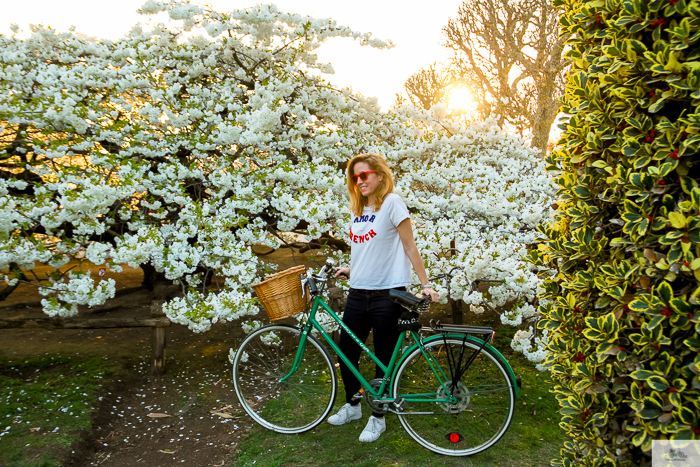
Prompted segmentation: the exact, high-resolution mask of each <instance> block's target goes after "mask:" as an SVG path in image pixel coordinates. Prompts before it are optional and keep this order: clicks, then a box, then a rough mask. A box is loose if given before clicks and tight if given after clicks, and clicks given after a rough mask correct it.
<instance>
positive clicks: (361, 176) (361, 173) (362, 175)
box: [350, 170, 377, 184]
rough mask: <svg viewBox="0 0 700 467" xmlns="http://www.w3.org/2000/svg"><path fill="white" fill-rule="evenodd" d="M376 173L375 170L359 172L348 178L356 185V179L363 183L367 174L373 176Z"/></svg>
mask: <svg viewBox="0 0 700 467" xmlns="http://www.w3.org/2000/svg"><path fill="white" fill-rule="evenodd" d="M376 172H377V171H376V170H367V171H365V172H360V173H359V174H357V175H351V176H350V178H351V179H352V183H355V184H356V183H357V179H358V178H359V179H360V180H362V181H363V182H364V181H365V180H367V174H373V173H376Z"/></svg>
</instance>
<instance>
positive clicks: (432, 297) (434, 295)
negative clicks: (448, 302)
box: [422, 287, 440, 303]
mask: <svg viewBox="0 0 700 467" xmlns="http://www.w3.org/2000/svg"><path fill="white" fill-rule="evenodd" d="M422 293H423V295H430V300H431V301H432V302H433V303H437V301H438V299H439V298H440V296H439V295H438V293H437V292H436V291H434V290H433V288H432V287H426V288H424V289H423V292H422Z"/></svg>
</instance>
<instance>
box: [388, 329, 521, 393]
mask: <svg viewBox="0 0 700 467" xmlns="http://www.w3.org/2000/svg"><path fill="white" fill-rule="evenodd" d="M442 336H443V335H442V334H438V335H435V336H430V337H426V338H425V339H423V340H422V342H424V343H426V344H427V343H429V342H433V341H435V340H440V341H441V340H442ZM445 337H454V338H457V339H464V338H466V339H467V340H468V341H471V342H473V343H475V344H477V345H479V346H481V344H482V343H483V342H484V341H482V340H481V339H477V338H476V337H472V336H465V335H464V334H445ZM417 348H418V344H413V345H412V346H410V347H409V348H408V349H407V350H406V351H405V352H404V353H403V356H402V357H401V358H400V359H399V361H398V362H397V363H396V366H395V367H394V373H393V374H392V375H391V379H392V380H393V379H394V378H395V377H396V370H397V369H398V368H399V367H400V366H401V364H402V363H403V361H404V360H405V359H406V358H407V357H408V356H409V355H410V354H411V352H412V351H413V350H414V349H417ZM484 349H488V350H489V352H491V353H492V354H493V355H495V356H496V358H498V359H499V360H500V361H501V363H503V365H504V366H505V367H506V370H508V375H509V376H510V380H511V382H512V383H513V388H515V397H516V398H520V390H519V388H518V381H517V378H516V377H515V372H513V368H511V366H510V363H508V360H506V358H505V357H504V356H503V355H502V354H501V352H499V351H498V349H496V348H495V347H494V346H492V345H491V344H489V343H488V342H487V343H486V344H485V345H484Z"/></svg>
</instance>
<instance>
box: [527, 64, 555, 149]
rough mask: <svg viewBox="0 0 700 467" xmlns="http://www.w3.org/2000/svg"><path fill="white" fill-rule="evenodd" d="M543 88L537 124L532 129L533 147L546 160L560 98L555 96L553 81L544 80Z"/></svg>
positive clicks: (538, 103)
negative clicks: (550, 134)
mask: <svg viewBox="0 0 700 467" xmlns="http://www.w3.org/2000/svg"><path fill="white" fill-rule="evenodd" d="M542 81H544V83H543V86H542V87H538V94H539V96H538V99H537V112H535V118H534V121H535V124H534V125H533V129H532V134H533V137H532V147H533V148H537V149H539V150H540V151H541V155H542V157H543V158H544V157H545V156H546V155H547V145H548V144H549V132H550V130H551V129H552V123H554V119H555V118H556V117H557V113H558V111H559V102H558V98H557V97H556V96H555V95H554V94H555V93H556V89H555V86H554V83H553V81H551V80H547V79H546V78H545V79H543V80H542Z"/></svg>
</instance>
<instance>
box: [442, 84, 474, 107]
mask: <svg viewBox="0 0 700 467" xmlns="http://www.w3.org/2000/svg"><path fill="white" fill-rule="evenodd" d="M475 105H476V103H475V102H474V99H473V98H472V94H471V92H469V90H468V89H466V88H454V89H452V90H451V91H450V94H449V97H448V107H449V108H450V109H451V110H472V109H474V107H475Z"/></svg>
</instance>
